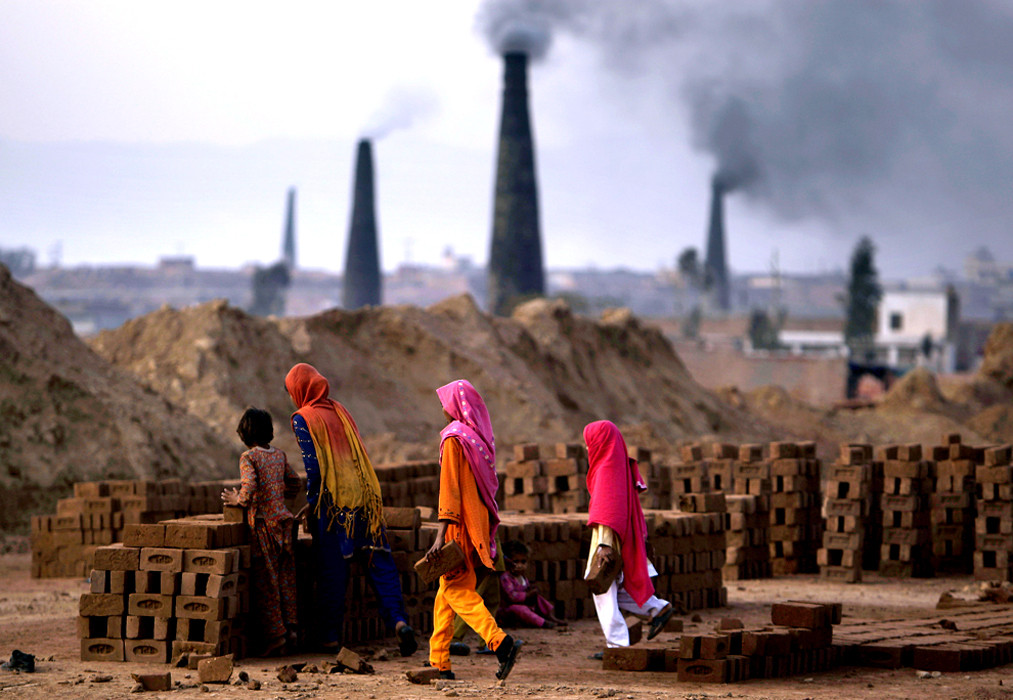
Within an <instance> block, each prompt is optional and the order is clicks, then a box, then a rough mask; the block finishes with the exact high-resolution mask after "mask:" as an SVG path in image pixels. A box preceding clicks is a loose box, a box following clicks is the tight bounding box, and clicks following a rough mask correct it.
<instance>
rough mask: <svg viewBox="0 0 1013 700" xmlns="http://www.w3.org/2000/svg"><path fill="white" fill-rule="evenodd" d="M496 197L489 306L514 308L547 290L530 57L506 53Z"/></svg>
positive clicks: (501, 309)
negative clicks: (530, 102) (531, 114)
mask: <svg viewBox="0 0 1013 700" xmlns="http://www.w3.org/2000/svg"><path fill="white" fill-rule="evenodd" d="M503 63H504V72H503V112H502V115H501V117H500V129H499V156H498V162H497V165H496V197H495V204H494V212H493V220H492V250H491V252H490V254H489V310H490V311H491V312H492V313H494V314H498V315H505V314H508V313H510V311H511V309H512V308H513V307H514V306H515V305H516V303H517V302H518V301H519V300H521V299H522V298H524V297H530V296H538V295H541V294H544V293H545V273H544V271H543V269H542V240H541V230H540V226H539V222H538V186H537V182H536V180H535V148H534V143H533V140H532V137H531V122H530V117H529V114H528V85H527V83H528V56H527V54H525V53H522V52H518V51H508V52H506V53H504V54H503Z"/></svg>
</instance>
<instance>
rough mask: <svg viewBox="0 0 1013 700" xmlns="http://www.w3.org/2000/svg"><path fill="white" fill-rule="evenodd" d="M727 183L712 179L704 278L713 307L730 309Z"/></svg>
mask: <svg viewBox="0 0 1013 700" xmlns="http://www.w3.org/2000/svg"><path fill="white" fill-rule="evenodd" d="M724 197H725V185H724V184H723V183H722V182H721V180H720V179H719V178H717V177H715V178H714V179H713V180H712V181H711V216H710V229H709V230H708V231H707V256H706V258H705V259H704V279H705V280H706V283H707V290H708V292H707V295H708V298H709V301H710V306H711V308H713V309H715V310H720V311H728V310H729V309H730V308H731V295H730V292H729V288H728V263H727V262H726V260H725V212H724V208H725V205H724Z"/></svg>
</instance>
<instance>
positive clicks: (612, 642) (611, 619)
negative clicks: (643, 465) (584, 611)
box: [584, 420, 672, 656]
mask: <svg viewBox="0 0 1013 700" xmlns="http://www.w3.org/2000/svg"><path fill="white" fill-rule="evenodd" d="M584 442H585V443H586V444H587V460H588V471H587V490H588V492H589V493H590V496H591V499H590V503H589V506H588V518H587V524H588V525H589V526H591V528H592V531H591V549H590V553H589V555H588V558H587V559H588V564H587V569H588V570H590V568H591V560H592V558H593V557H594V554H595V552H596V551H597V550H598V549H599V548H605V552H604V553H606V554H607V555H609V556H619V557H620V558H621V559H622V573H621V574H620V575H619V577H617V578H616V580H615V581H614V582H613V583H612V586H611V587H610V588H609V590H608V591H606V592H605V593H602V594H601V595H595V596H593V597H594V606H595V609H596V610H597V612H598V622H599V623H600V624H601V628H602V631H603V632H604V633H605V640H606V643H607V645H608V646H610V647H625V646H629V645H630V634H629V629H628V628H627V626H626V621H625V619H624V618H623V611H624V610H625V611H626V612H631V613H633V614H635V615H638V616H642V617H648V618H650V620H651V622H650V629H649V631H648V633H647V638H648V639H653V638H654V637H655V636H657V634H658V633H659V632H660V631H661V630H662V629H663V628H664V626H665V623H666V622H668V619H669V618H670V617H671V616H672V606H671V605H670V604H669V603H668V601H666V600H662V599H661V598H658V597H657V596H656V595H654V584H653V583H651V576H657V573H658V572H657V571H654V566H653V565H652V564H651V563H650V562H649V561H648V560H647V522H646V521H645V520H644V511H643V509H642V508H641V507H640V497H639V492H640V491H643V490H645V489H646V488H647V486H646V484H644V482H643V481H642V480H641V478H640V469H639V468H638V467H637V462H636V460H634V459H630V457H629V455H628V452H627V449H626V441H625V440H623V435H622V433H620V432H619V428H617V427H616V425H615V423H612V422H611V421H607V420H600V421H595V422H594V423H589V424H588V425H587V426H585V428H584ZM585 575H586V572H585ZM596 656H597V655H596Z"/></svg>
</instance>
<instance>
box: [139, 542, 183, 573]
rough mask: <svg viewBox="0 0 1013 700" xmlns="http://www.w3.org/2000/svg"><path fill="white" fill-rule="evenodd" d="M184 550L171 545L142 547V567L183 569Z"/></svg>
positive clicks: (177, 570)
mask: <svg viewBox="0 0 1013 700" xmlns="http://www.w3.org/2000/svg"><path fill="white" fill-rule="evenodd" d="M183 552H184V550H182V549H174V548H170V547H142V548H141V555H140V569H141V571H170V572H179V571H182V570H183Z"/></svg>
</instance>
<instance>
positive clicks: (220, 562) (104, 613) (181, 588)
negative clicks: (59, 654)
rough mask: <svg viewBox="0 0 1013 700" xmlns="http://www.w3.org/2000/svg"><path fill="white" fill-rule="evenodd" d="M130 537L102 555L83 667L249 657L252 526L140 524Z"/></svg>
mask: <svg viewBox="0 0 1013 700" xmlns="http://www.w3.org/2000/svg"><path fill="white" fill-rule="evenodd" d="M123 537H124V543H122V544H114V545H109V546H103V547H99V548H98V549H96V550H95V568H94V569H93V570H92V572H91V592H90V593H85V594H83V595H82V596H81V601H80V615H81V616H80V617H79V618H78V636H79V637H80V639H81V660H82V661H147V662H155V663H167V662H168V661H169V660H170V659H171V658H173V657H174V656H179V655H189V654H206V655H218V654H225V653H232V654H235V655H236V657H241V656H243V655H244V654H245V653H246V637H245V634H244V631H245V615H246V613H247V612H248V611H249V604H250V599H249V573H248V568H249V563H250V547H249V545H248V544H247V539H248V528H247V526H246V524H245V522H225V521H224V519H223V516H222V515H217V516H197V517H190V518H183V519H176V520H167V521H164V522H161V523H134V524H129V525H127V526H125V527H124V532H123Z"/></svg>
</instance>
